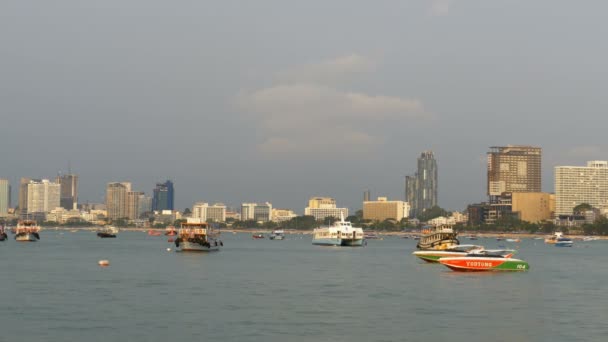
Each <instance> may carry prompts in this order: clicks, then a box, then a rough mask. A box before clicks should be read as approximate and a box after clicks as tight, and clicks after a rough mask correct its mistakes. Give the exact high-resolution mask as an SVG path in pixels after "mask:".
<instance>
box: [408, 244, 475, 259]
mask: <svg viewBox="0 0 608 342" xmlns="http://www.w3.org/2000/svg"><path fill="white" fill-rule="evenodd" d="M482 249H484V248H483V246H478V245H455V246H452V247H450V248H447V249H444V250H424V251H415V252H414V253H412V254H414V255H415V256H417V257H418V258H420V259H422V260H424V261H426V262H439V259H440V258H446V257H457V256H466V255H467V254H469V253H471V252H472V251H474V250H482Z"/></svg>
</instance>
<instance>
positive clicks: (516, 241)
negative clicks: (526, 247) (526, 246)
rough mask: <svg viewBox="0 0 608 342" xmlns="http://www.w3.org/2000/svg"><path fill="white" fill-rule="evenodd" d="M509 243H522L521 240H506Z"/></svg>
mask: <svg viewBox="0 0 608 342" xmlns="http://www.w3.org/2000/svg"><path fill="white" fill-rule="evenodd" d="M505 241H507V242H521V240H520V239H506V240H505Z"/></svg>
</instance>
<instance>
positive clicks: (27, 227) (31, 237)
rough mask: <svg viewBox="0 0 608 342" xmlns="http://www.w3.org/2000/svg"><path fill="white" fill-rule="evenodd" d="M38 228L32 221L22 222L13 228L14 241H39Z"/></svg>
mask: <svg viewBox="0 0 608 342" xmlns="http://www.w3.org/2000/svg"><path fill="white" fill-rule="evenodd" d="M39 232H40V227H39V226H38V225H37V224H36V221H33V220H22V221H19V222H18V223H17V227H15V240H17V241H22V242H29V241H38V240H40V234H39Z"/></svg>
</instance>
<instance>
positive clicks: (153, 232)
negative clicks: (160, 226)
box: [148, 229, 163, 236]
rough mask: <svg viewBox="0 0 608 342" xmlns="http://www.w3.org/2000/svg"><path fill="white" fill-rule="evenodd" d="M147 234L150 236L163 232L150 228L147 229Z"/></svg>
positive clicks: (159, 234)
mask: <svg viewBox="0 0 608 342" xmlns="http://www.w3.org/2000/svg"><path fill="white" fill-rule="evenodd" d="M148 235H150V236H161V235H163V234H162V233H161V232H159V231H158V230H154V229H150V230H148Z"/></svg>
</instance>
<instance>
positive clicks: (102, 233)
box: [97, 226, 118, 238]
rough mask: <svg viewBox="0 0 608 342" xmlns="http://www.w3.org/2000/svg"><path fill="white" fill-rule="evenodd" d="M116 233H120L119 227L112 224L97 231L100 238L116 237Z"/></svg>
mask: <svg viewBox="0 0 608 342" xmlns="http://www.w3.org/2000/svg"><path fill="white" fill-rule="evenodd" d="M116 234H118V228H116V227H112V226H110V227H106V228H102V229H100V230H99V231H97V236H98V237H100V238H115V237H116Z"/></svg>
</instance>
